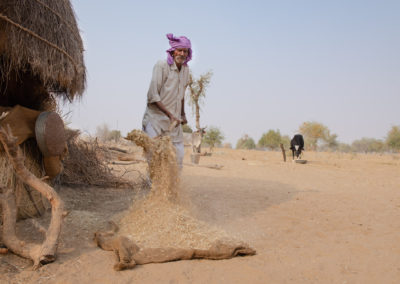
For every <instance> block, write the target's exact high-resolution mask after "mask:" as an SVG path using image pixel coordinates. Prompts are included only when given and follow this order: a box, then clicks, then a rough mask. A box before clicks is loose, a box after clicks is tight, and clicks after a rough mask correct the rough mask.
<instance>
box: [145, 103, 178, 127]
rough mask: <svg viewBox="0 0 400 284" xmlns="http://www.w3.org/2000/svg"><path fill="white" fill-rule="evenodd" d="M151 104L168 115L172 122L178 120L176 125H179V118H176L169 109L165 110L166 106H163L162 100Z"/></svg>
mask: <svg viewBox="0 0 400 284" xmlns="http://www.w3.org/2000/svg"><path fill="white" fill-rule="evenodd" d="M151 104H152V105H154V106H156V107H157V108H158V109H159V110H161V111H162V112H163V113H164V114H165V115H166V116H168V117H169V119H170V120H171V123H172V122H174V121H175V120H176V121H177V122H178V125H179V123H181V120H180V119H178V118H176V117H175V116H174V115H173V114H172V113H171V112H170V111H169V110H167V108H166V107H165V106H164V104H163V103H162V102H154V103H151Z"/></svg>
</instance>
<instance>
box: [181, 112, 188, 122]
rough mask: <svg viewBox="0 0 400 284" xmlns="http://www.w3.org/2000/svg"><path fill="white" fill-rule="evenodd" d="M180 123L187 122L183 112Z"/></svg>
mask: <svg viewBox="0 0 400 284" xmlns="http://www.w3.org/2000/svg"><path fill="white" fill-rule="evenodd" d="M181 123H182V124H187V119H186V115H185V114H182V115H181Z"/></svg>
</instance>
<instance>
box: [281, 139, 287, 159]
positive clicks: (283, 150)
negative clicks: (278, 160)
mask: <svg viewBox="0 0 400 284" xmlns="http://www.w3.org/2000/svg"><path fill="white" fill-rule="evenodd" d="M280 146H281V149H282V155H283V161H284V162H286V152H285V148H284V147H283V144H282V143H281V145H280Z"/></svg>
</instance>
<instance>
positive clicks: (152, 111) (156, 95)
mask: <svg viewBox="0 0 400 284" xmlns="http://www.w3.org/2000/svg"><path fill="white" fill-rule="evenodd" d="M188 83H189V67H188V66H185V65H182V67H181V70H180V71H179V69H178V68H177V67H176V65H175V63H174V64H172V65H169V64H168V63H167V60H160V61H158V62H157V63H156V65H155V66H154V68H153V76H152V78H151V82H150V87H149V91H148V92H147V107H146V111H145V113H144V117H143V127H145V126H146V125H147V123H149V122H150V123H151V125H152V127H153V129H154V130H155V132H156V133H157V135H160V134H163V133H167V132H168V130H169V127H170V125H171V121H170V119H169V117H168V116H167V115H166V114H165V113H163V112H162V111H161V110H160V109H159V108H158V107H157V106H156V105H153V104H152V103H155V102H161V103H162V104H163V105H164V106H165V107H166V109H167V110H168V111H169V112H171V113H172V115H173V116H175V117H176V118H178V119H180V118H181V115H182V113H181V111H182V99H183V98H184V96H185V90H186V87H187V85H188ZM168 135H169V136H171V140H172V142H182V141H183V134H182V127H181V125H179V126H177V127H175V128H174V129H173V130H172V131H171V132H169V133H168Z"/></svg>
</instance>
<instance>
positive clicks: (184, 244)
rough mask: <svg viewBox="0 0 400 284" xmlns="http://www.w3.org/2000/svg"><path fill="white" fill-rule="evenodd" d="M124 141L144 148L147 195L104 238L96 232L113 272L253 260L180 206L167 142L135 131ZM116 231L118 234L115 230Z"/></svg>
mask: <svg viewBox="0 0 400 284" xmlns="http://www.w3.org/2000/svg"><path fill="white" fill-rule="evenodd" d="M127 139H128V140H131V141H134V142H135V143H136V144H137V145H138V146H141V147H143V149H144V151H145V153H146V155H147V156H148V157H149V158H150V161H149V171H150V177H151V179H152V182H153V183H152V188H151V192H150V193H149V194H148V196H147V197H145V199H144V200H139V201H137V202H136V203H137V204H136V203H135V204H134V205H133V207H132V209H131V210H130V211H128V212H127V213H126V215H124V216H123V217H122V218H121V220H120V222H119V226H117V225H115V226H114V230H111V231H108V232H96V233H95V241H96V243H97V245H98V246H99V247H101V248H102V249H104V250H110V251H114V252H115V253H116V255H117V258H118V262H117V264H116V265H115V266H114V269H116V270H122V269H127V268H133V267H134V266H135V265H136V264H146V263H155V262H167V261H174V260H185V259H186V260H187V259H195V258H205V259H228V258H232V257H235V256H239V255H254V254H255V250H253V249H252V248H250V247H249V246H248V245H247V244H244V243H242V242H240V241H237V240H235V239H233V238H231V237H229V236H228V235H227V234H226V233H225V232H224V231H222V230H220V229H218V228H213V227H211V226H210V225H209V224H206V223H205V222H201V221H199V220H197V219H195V218H194V217H192V216H191V215H190V214H189V212H188V211H187V210H186V209H185V208H184V207H183V206H182V205H181V204H180V201H179V197H180V196H179V182H178V177H179V169H178V165H177V162H176V156H175V149H174V147H173V145H172V143H171V140H170V138H169V137H167V136H162V137H158V138H156V139H151V138H149V137H148V136H147V135H146V134H145V133H143V132H142V131H138V130H134V131H132V132H130V133H129V134H128V137H127ZM117 229H118V230H119V231H118V230H117Z"/></svg>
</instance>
